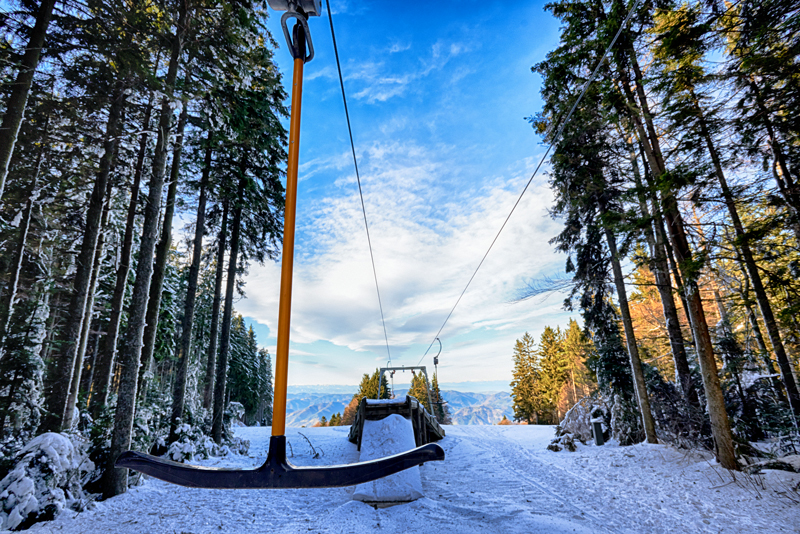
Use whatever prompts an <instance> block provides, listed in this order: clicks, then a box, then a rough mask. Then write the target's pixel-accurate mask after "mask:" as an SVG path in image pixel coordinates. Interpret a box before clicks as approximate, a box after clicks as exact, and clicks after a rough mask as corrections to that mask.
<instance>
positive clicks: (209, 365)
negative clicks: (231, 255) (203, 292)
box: [203, 199, 228, 410]
mask: <svg viewBox="0 0 800 534" xmlns="http://www.w3.org/2000/svg"><path fill="white" fill-rule="evenodd" d="M227 236H228V200H227V199H224V200H223V203H222V223H221V225H220V230H219V239H218V241H219V248H218V249H217V270H216V273H215V274H214V299H213V300H212V304H211V332H210V333H209V342H208V353H207V358H206V377H205V387H204V389H203V407H204V408H205V409H206V410H210V409H211V407H212V405H213V404H214V377H215V376H216V369H217V341H218V338H219V307H220V304H221V302H222V277H223V275H224V274H225V268H224V265H225V248H226V241H227V239H228V237H227Z"/></svg>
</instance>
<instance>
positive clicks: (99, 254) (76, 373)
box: [63, 180, 112, 428]
mask: <svg viewBox="0 0 800 534" xmlns="http://www.w3.org/2000/svg"><path fill="white" fill-rule="evenodd" d="M107 187H108V190H107V191H106V204H105V207H104V208H103V217H102V221H101V224H100V237H99V238H98V239H97V249H96V250H95V252H94V265H93V267H92V280H91V282H90V283H89V295H88V297H87V298H86V310H85V312H84V320H83V326H82V329H81V339H80V343H79V344H78V353H77V355H76V356H75V367H74V368H73V371H72V384H71V385H70V388H69V397H68V398H67V407H66V409H65V410H64V423H63V426H64V428H70V427H72V416H73V413H74V412H75V406H76V404H77V403H78V394H79V393H80V388H81V374H82V372H83V358H84V356H85V355H86V344H87V342H88V340H89V331H90V330H91V327H92V315H93V313H94V297H95V292H96V291H97V280H98V278H99V277H100V267H101V264H102V260H103V252H104V248H105V233H104V232H103V230H104V229H105V228H106V227H107V226H108V218H109V215H110V211H111V190H112V187H111V181H110V180H109V182H108V186H107Z"/></svg>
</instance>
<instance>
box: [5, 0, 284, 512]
mask: <svg viewBox="0 0 800 534" xmlns="http://www.w3.org/2000/svg"><path fill="white" fill-rule="evenodd" d="M4 9H7V11H5V12H4V13H3V14H2V15H0V24H2V29H3V34H2V36H3V38H2V40H0V76H2V82H3V83H2V87H1V88H0V91H2V102H3V104H4V109H3V123H2V127H1V128H0V280H2V289H0V447H2V455H0V457H1V459H2V462H0V464H1V465H2V470H0V478H2V476H4V475H5V473H6V472H7V471H8V469H9V468H10V467H11V465H10V463H9V462H12V461H13V460H14V458H15V456H16V454H17V452H18V451H20V449H21V448H22V447H23V445H24V444H25V443H26V442H28V441H29V440H30V439H31V438H32V437H33V436H36V435H39V434H42V433H44V432H61V431H72V432H77V433H80V434H82V435H84V436H85V437H86V439H87V440H90V441H91V449H92V456H91V458H92V461H93V462H94V464H95V465H96V466H97V468H98V469H97V470H96V472H95V473H94V475H93V479H92V480H90V481H88V483H89V484H90V485H92V490H93V492H94V493H102V494H103V495H104V496H105V497H110V496H113V495H116V494H119V493H121V492H123V491H125V490H126V488H127V485H128V481H127V477H128V470H127V469H114V468H113V462H114V460H115V459H116V457H117V456H118V455H119V454H120V453H121V452H122V451H124V450H126V449H129V448H132V446H135V447H136V448H137V449H139V450H150V451H153V452H157V453H159V454H160V453H163V452H167V451H169V450H170V448H171V447H172V446H173V445H174V444H176V443H181V442H185V441H186V440H190V439H194V438H198V436H199V435H206V436H211V437H213V440H214V441H215V442H216V444H217V446H223V447H224V446H225V445H224V444H225V442H226V440H229V439H230V438H232V435H231V433H230V428H229V426H228V425H229V424H230V421H231V419H232V418H234V419H235V418H240V417H241V418H243V419H244V420H245V421H246V422H248V423H251V424H252V423H261V424H270V422H271V406H272V393H271V392H272V371H271V361H270V355H269V353H268V352H266V351H265V350H259V349H258V347H257V344H256V339H255V334H254V332H253V331H252V329H248V328H247V327H246V325H245V323H244V321H243V319H242V317H241V316H239V315H238V314H236V312H235V310H234V307H233V306H234V300H235V299H236V296H237V295H238V294H242V291H243V286H242V276H243V275H244V274H245V273H246V272H247V269H248V265H250V264H251V263H252V262H263V261H266V260H271V259H274V258H276V257H278V256H279V251H280V249H279V246H280V245H279V243H280V240H281V238H282V225H283V206H284V190H283V186H282V185H281V176H282V173H283V171H282V165H283V162H284V161H285V159H286V145H287V139H286V137H287V136H286V132H285V131H284V128H283V127H282V125H281V120H282V119H283V118H284V117H285V116H286V115H287V111H286V109H285V107H284V102H285V100H286V98H287V95H286V92H285V90H284V88H283V85H282V80H281V76H280V74H279V72H278V70H277V68H276V66H275V64H274V63H273V59H272V55H273V50H274V49H275V48H276V46H277V45H276V43H275V41H274V40H273V38H272V36H271V35H270V34H269V32H268V31H267V29H266V27H265V21H266V18H267V13H266V3H265V2H249V1H248V2H241V1H237V0H233V1H225V2H220V1H216V0H179V1H174V0H142V1H126V2H121V1H116V0H103V1H96V0H88V1H80V0H78V1H69V2H56V1H55V0H43V1H42V2H33V1H30V0H18V1H17V0H15V1H11V2H7V3H5V4H4ZM182 222H185V223H186V225H187V227H186V232H185V234H186V236H187V238H186V241H185V242H182V241H181V240H180V239H179V238H178V237H177V236H174V235H173V227H175V226H179V225H180V224H181V223H182ZM198 439H199V438H198ZM23 519H24V518H23Z"/></svg>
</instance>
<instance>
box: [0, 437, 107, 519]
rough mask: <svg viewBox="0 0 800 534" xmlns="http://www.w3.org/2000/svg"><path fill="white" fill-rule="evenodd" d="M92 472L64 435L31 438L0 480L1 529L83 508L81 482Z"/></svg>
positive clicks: (77, 450) (84, 459) (86, 460)
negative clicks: (12, 467)
mask: <svg viewBox="0 0 800 534" xmlns="http://www.w3.org/2000/svg"><path fill="white" fill-rule="evenodd" d="M93 470H94V464H93V463H92V462H91V461H90V460H89V459H88V458H87V457H86V454H85V453H84V452H83V451H82V450H81V449H80V448H78V447H76V446H75V444H73V443H72V441H71V440H70V439H69V438H68V437H67V436H65V435H64V434H56V433H52V432H49V433H46V434H42V435H40V436H37V437H36V438H34V439H32V440H31V441H30V442H29V443H28V444H27V445H26V446H25V447H24V448H23V449H22V450H21V451H20V453H19V455H18V460H17V465H16V466H14V469H12V470H11V472H10V473H9V474H8V475H6V477H5V478H4V479H3V480H2V481H0V528H2V529H9V530H13V529H16V528H18V527H20V526H22V527H23V528H24V527H25V526H26V525H29V524H31V523H34V522H36V521H42V520H50V519H53V518H54V517H56V516H57V515H58V514H60V513H61V512H62V511H63V510H64V509H65V508H67V507H70V508H80V507H82V504H83V498H84V494H83V490H82V489H81V486H82V481H81V479H82V477H83V475H85V474H87V473H91V472H92V471H93Z"/></svg>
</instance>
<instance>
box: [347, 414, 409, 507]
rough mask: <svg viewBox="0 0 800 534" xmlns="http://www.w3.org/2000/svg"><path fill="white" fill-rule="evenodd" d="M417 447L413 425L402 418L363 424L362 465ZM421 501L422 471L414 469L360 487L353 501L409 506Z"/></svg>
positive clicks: (397, 416) (395, 416)
mask: <svg viewBox="0 0 800 534" xmlns="http://www.w3.org/2000/svg"><path fill="white" fill-rule="evenodd" d="M414 447H416V443H415V442H414V428H413V426H412V425H411V421H410V420H408V419H406V418H405V417H403V416H402V415H399V414H391V415H389V416H387V417H385V418H383V419H381V420H379V421H364V429H363V435H362V437H361V456H360V457H359V461H360V462H366V461H368V460H377V459H379V458H384V457H386V456H391V455H393V454H399V453H401V452H406V451H409V450H411V449H413V448H414ZM420 497H422V481H421V480H420V474H419V467H412V468H410V469H406V470H405V471H400V472H399V473H395V474H394V475H390V476H388V477H385V478H382V479H380V480H375V481H372V482H365V483H364V484H359V485H358V486H356V488H355V490H354V491H353V499H354V500H357V501H363V502H375V503H381V502H410V501H414V500H416V499H419V498H420Z"/></svg>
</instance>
